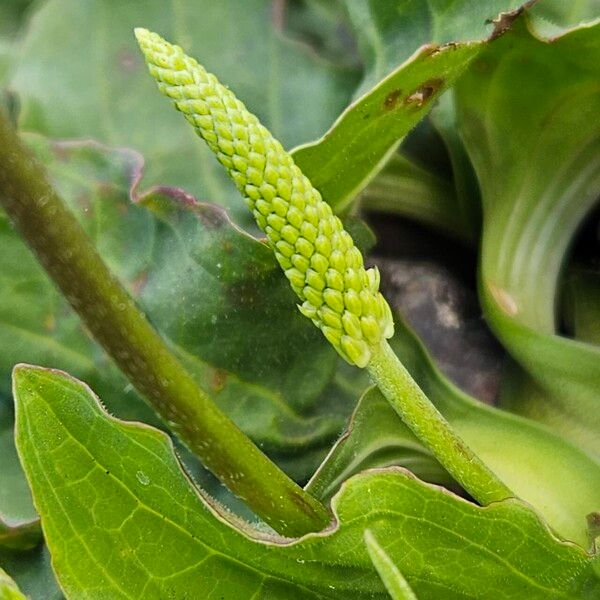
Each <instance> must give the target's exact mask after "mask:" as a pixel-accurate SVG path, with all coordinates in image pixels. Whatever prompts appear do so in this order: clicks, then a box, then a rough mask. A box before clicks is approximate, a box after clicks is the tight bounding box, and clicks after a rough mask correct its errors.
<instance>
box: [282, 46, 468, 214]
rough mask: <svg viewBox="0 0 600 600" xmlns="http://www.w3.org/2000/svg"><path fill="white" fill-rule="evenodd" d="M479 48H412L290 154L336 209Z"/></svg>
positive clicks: (378, 165) (370, 174)
mask: <svg viewBox="0 0 600 600" xmlns="http://www.w3.org/2000/svg"><path fill="white" fill-rule="evenodd" d="M479 49H480V45H479V44H477V43H473V44H455V45H452V46H427V47H425V48H423V49H421V50H419V51H417V52H416V54H415V55H414V56H413V57H412V58H410V59H409V60H407V61H406V62H405V63H403V64H401V66H399V67H398V68H397V69H396V70H395V71H393V72H392V73H391V74H390V75H389V76H388V77H387V78H385V79H383V80H382V81H380V82H379V83H378V84H377V85H376V86H375V87H373V88H372V89H370V90H369V91H368V92H367V93H365V94H364V95H363V96H362V97H361V98H359V99H358V100H356V101H355V102H353V103H352V104H351V105H350V106H349V107H348V108H347V109H346V110H345V111H344V112H343V113H342V115H341V116H340V117H339V118H338V120H337V121H336V122H335V123H334V125H333V126H332V128H331V129H330V130H329V131H328V132H327V133H326V134H325V136H323V138H321V139H320V140H317V141H316V142H313V143H311V144H307V145H304V146H301V147H299V148H296V150H295V151H294V153H293V156H294V160H295V161H296V163H297V164H298V166H299V167H300V168H301V169H302V170H303V171H304V173H305V174H306V175H307V177H309V179H310V180H311V182H312V183H313V185H314V186H315V187H316V188H317V189H318V190H319V191H320V192H321V194H322V195H323V198H324V199H325V200H326V201H327V202H328V203H329V204H330V205H331V206H333V207H334V208H335V210H336V211H338V212H339V211H342V210H343V209H344V208H346V207H347V206H348V205H349V203H350V202H351V201H352V199H353V198H354V197H355V196H356V194H357V193H358V192H360V191H361V190H362V189H363V188H364V187H365V186H366V185H367V183H368V182H369V181H370V179H372V177H374V175H375V174H376V172H377V171H378V170H379V169H381V168H382V167H383V165H384V164H385V162H386V160H387V159H388V158H389V156H390V155H391V153H392V152H393V151H394V149H395V148H396V146H397V145H398V142H399V141H400V139H401V138H402V137H404V135H406V134H407V133H408V132H409V131H410V130H411V129H412V128H413V127H414V126H415V125H416V124H417V123H418V122H419V121H420V120H421V119H423V117H424V116H425V115H426V114H427V112H428V111H429V110H430V109H431V107H432V106H433V102H434V100H435V99H436V98H437V97H438V96H439V94H441V93H442V92H443V91H444V90H445V89H447V88H448V86H450V85H452V84H453V82H454V81H455V80H456V78H457V77H458V75H459V74H460V73H461V72H462V71H463V70H464V69H465V68H466V67H467V65H468V64H469V62H470V61H471V60H472V59H473V58H474V57H475V56H476V55H477V53H478V52H479Z"/></svg>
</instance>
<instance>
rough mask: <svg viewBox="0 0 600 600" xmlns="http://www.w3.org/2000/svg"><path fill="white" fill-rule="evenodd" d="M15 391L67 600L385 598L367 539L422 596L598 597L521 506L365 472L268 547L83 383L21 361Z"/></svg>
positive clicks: (574, 555)
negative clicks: (303, 530) (322, 511)
mask: <svg viewBox="0 0 600 600" xmlns="http://www.w3.org/2000/svg"><path fill="white" fill-rule="evenodd" d="M15 391H16V399H17V444H18V448H19V453H20V456H21V460H22V461H23V464H24V467H25V470H26V473H27V476H28V479H29V481H30V483H31V486H32V489H33V494H34V498H35V502H36V505H37V507H38V508H39V510H40V513H41V514H42V525H43V528H44V533H45V536H46V539H47V541H48V544H49V546H50V549H51V552H52V556H53V565H54V568H55V570H56V573H57V575H58V577H59V579H60V583H61V586H62V587H63V588H64V590H65V592H66V594H67V596H68V597H72V598H100V597H111V598H160V597H163V598H164V597H185V596H186V595H187V596H189V595H192V596H196V597H199V596H202V597H215V598H218V597H226V598H249V597H254V598H272V599H275V598H282V599H284V598H285V599H287V598H290V597H293V598H347V597H348V595H349V594H352V596H353V597H356V598H383V597H384V596H385V593H386V592H385V590H384V587H383V584H382V583H381V581H380V579H379V578H378V575H377V574H376V571H375V569H374V568H373V567H372V565H371V561H370V557H369V555H368V552H367V550H366V548H365V545H364V541H363V536H364V532H365V530H366V529H369V530H370V532H371V534H372V535H373V536H374V537H375V539H376V540H377V542H378V544H379V546H380V547H381V548H382V549H383V551H385V553H386V554H387V555H388V556H389V557H390V560H392V561H393V562H394V563H395V564H397V565H399V566H400V569H401V571H402V573H403V574H404V576H405V577H406V579H407V581H408V582H409V584H410V585H411V587H412V588H413V589H414V591H415V593H416V594H417V596H418V597H419V598H421V599H428V598H432V599H433V598H439V597H440V594H442V595H443V597H444V598H464V597H467V598H475V597H477V598H494V599H498V598H523V597H524V596H527V597H529V598H540V599H542V598H543V599H546V598H549V597H573V598H577V597H583V596H582V595H581V591H582V590H583V589H587V590H588V593H589V597H592V594H593V593H595V592H597V591H598V586H597V584H596V583H595V581H594V579H593V578H592V576H591V559H590V557H588V556H587V555H586V554H585V553H584V552H583V550H582V549H581V548H578V547H577V546H575V545H573V544H569V543H565V542H561V541H560V540H558V539H557V538H556V537H554V536H553V535H552V534H551V533H550V532H549V530H548V529H547V528H546V527H545V526H544V525H543V524H542V523H541V522H540V520H539V519H538V517H537V516H536V514H535V513H534V512H532V510H531V509H530V508H528V507H527V506H526V505H524V504H522V503H520V502H518V501H516V500H507V501H504V502H499V503H496V504H494V505H491V506H489V507H487V508H480V507H477V506H475V505H474V504H471V503H469V502H466V501H464V500H461V499H459V498H457V497H456V496H453V495H452V494H450V493H449V492H447V491H445V490H443V489H441V488H437V487H432V486H429V485H427V484H423V483H422V482H420V481H418V480H417V479H415V478H414V476H412V475H410V474H409V473H408V472H406V471H402V470H390V471H385V470H383V471H372V472H370V473H366V474H364V475H361V476H358V477H355V478H353V479H351V480H350V481H348V482H346V483H345V484H344V487H343V489H342V490H341V492H340V493H339V494H338V495H337V496H336V498H335V499H334V500H333V510H334V512H335V515H336V523H335V524H334V525H333V526H332V527H331V529H329V530H326V531H324V532H321V533H317V534H309V535H307V536H305V537H303V538H301V539H300V540H298V541H295V542H292V541H290V540H285V539H281V538H276V537H266V536H265V535H264V534H259V533H257V532H253V531H252V530H251V529H249V528H248V527H247V526H245V525H243V524H242V523H241V522H239V521H237V520H236V521H234V522H233V523H228V522H226V521H225V520H224V516H223V515H222V514H220V513H219V512H218V510H217V509H215V508H214V507H211V506H210V505H209V504H208V503H207V501H206V499H204V498H202V496H200V495H199V494H198V492H197V491H196V490H195V489H194V488H193V486H192V485H191V483H190V481H189V479H188V478H187V477H186V476H185V475H184V474H183V472H182V471H181V469H180V467H179V465H178V463H177V460H176V458H175V456H174V454H173V451H172V447H171V446H170V443H169V440H168V438H167V437H166V436H165V435H164V434H162V433H160V432H158V431H156V430H154V429H152V428H150V427H148V426H144V425H140V424H128V423H123V422H121V421H118V420H116V419H114V418H112V417H109V416H108V415H107V414H106V413H105V412H104V411H103V409H102V408H101V406H100V404H99V402H98V400H97V399H96V398H95V397H94V396H93V394H92V393H91V391H90V390H89V388H87V387H86V386H85V385H83V384H81V383H79V382H77V381H76V380H74V379H72V378H70V377H69V376H67V375H65V374H61V373H59V372H56V371H49V370H45V369H40V368H33V367H25V366H22V367H20V368H18V369H17V371H16V373H15ZM115 549H118V551H115ZM457 573H460V575H461V576H460V577H457Z"/></svg>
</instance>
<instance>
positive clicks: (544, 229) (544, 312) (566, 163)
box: [456, 20, 600, 456]
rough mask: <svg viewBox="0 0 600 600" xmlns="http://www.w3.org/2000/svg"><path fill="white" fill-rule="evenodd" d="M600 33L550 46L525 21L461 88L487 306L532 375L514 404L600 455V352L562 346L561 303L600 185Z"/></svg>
mask: <svg viewBox="0 0 600 600" xmlns="http://www.w3.org/2000/svg"><path fill="white" fill-rule="evenodd" d="M517 25H518V26H517ZM599 31H600V26H599V25H598V24H596V25H589V26H585V27H581V28H579V29H576V30H573V31H571V32H569V33H566V34H565V35H563V36H562V37H560V38H558V39H555V40H552V41H546V40H542V39H539V38H537V37H535V36H534V35H533V34H532V33H531V32H530V31H529V29H528V28H527V24H526V21H524V20H520V21H519V23H518V24H515V26H513V30H512V31H510V32H509V33H507V34H506V35H505V36H503V37H502V38H501V39H499V40H497V41H496V42H495V43H494V44H493V45H491V46H490V47H489V49H487V50H486V51H485V52H484V53H483V54H482V55H481V56H480V57H479V58H478V59H477V61H476V62H475V63H474V65H473V68H472V69H471V70H470V71H469V72H468V73H466V74H465V76H464V77H463V78H462V79H461V81H460V82H459V83H458V85H457V87H456V94H457V109H458V113H459V123H460V129H461V134H462V136H463V138H464V140H465V143H466V146H467V150H468V152H469V155H470V157H471V159H472V161H473V164H474V167H475V170H476V172H477V176H478V179H479V183H480V187H481V191H482V199H483V213H484V227H483V239H482V250H481V265H480V290H481V301H482V304H483V308H484V312H485V315H486V318H487V320H488V321H489V323H490V325H491V326H492V328H493V329H494V331H495V333H496V334H497V335H498V337H499V338H500V340H501V341H502V343H503V344H504V345H505V346H506V348H507V349H508V351H509V352H510V353H511V355H512V356H513V358H514V359H515V360H516V361H517V362H518V363H519V365H520V367H521V368H522V369H523V373H522V374H521V375H519V376H518V379H515V378H516V377H517V376H515V375H513V381H512V382H511V386H512V388H513V392H512V393H511V394H510V398H511V401H510V404H508V406H509V407H510V408H511V410H514V411H516V412H519V413H520V414H524V415H527V416H530V417H532V418H535V419H537V420H540V421H542V422H544V423H547V424H548V425H549V426H551V427H552V428H553V429H554V430H555V431H557V432H559V433H560V434H561V435H564V436H565V437H566V438H567V439H569V440H571V441H572V442H573V443H575V444H578V445H580V446H581V447H582V448H584V449H585V450H587V451H588V452H590V453H592V454H594V455H595V456H599V455H600V435H599V434H600V411H598V390H599V389H600V349H599V348H598V347H595V346H592V345H590V344H585V343H582V342H579V341H574V340H569V339H566V338H564V337H560V335H559V333H558V324H557V322H556V314H555V313H556V310H555V303H556V296H557V285H558V282H559V278H560V274H561V271H562V265H563V264H564V263H565V261H566V256H567V253H568V251H569V248H570V245H571V243H572V240H573V238H574V236H575V234H576V232H577V230H578V228H579V225H580V224H581V223H582V221H583V219H584V218H585V216H586V215H587V214H588V213H589V212H590V210H591V209H592V207H593V206H594V205H595V203H596V200H597V196H598V189H599V186H600V177H599V174H600V168H599V167H600V162H599V157H600V124H599V122H598V119H596V115H597V113H598V111H599V110H600V94H599V93H598V75H599V73H600V71H599V69H598V65H599V64H600V36H599V35H598V32H599ZM506 397H507V396H506V395H505V398H506Z"/></svg>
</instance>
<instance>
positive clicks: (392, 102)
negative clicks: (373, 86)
mask: <svg viewBox="0 0 600 600" xmlns="http://www.w3.org/2000/svg"><path fill="white" fill-rule="evenodd" d="M401 94H402V90H392V91H391V92H390V93H389V94H388V95H387V96H386V97H385V100H384V101H383V108H384V110H394V108H396V106H398V101H399V100H400V95H401Z"/></svg>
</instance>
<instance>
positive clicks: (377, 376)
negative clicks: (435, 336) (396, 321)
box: [367, 340, 514, 505]
mask: <svg viewBox="0 0 600 600" xmlns="http://www.w3.org/2000/svg"><path fill="white" fill-rule="evenodd" d="M367 368H368V371H369V375H370V376H371V379H372V380H373V382H374V383H375V384H376V385H377V386H378V387H379V389H380V390H381V392H382V393H383V395H384V396H385V397H386V398H387V400H388V401H389V403H390V404H391V405H392V407H393V408H394V410H395V411H396V412H397V413H398V414H399V415H400V417H401V419H402V420H403V421H404V423H406V425H407V426H408V427H409V428H410V429H411V431H412V432H413V433H414V434H415V435H416V436H417V438H418V439H419V440H421V442H423V444H424V445H425V446H426V447H427V448H429V450H431V452H432V453H433V455H434V456H435V457H436V458H437V459H438V461H439V462H440V463H441V464H442V466H443V467H444V468H445V469H446V470H447V471H448V473H450V475H452V477H454V479H456V481H457V482H458V483H460V485H461V486H462V487H463V488H464V489H465V490H466V491H467V492H469V494H471V496H473V498H475V499H476V500H477V501H478V502H481V504H483V505H486V504H489V503H490V502H495V501H498V500H504V499H505V498H509V497H511V496H513V495H514V494H513V493H512V492H511V491H510V490H509V489H508V488H507V487H506V486H505V485H504V484H503V483H502V482H501V481H500V480H499V479H498V477H496V475H494V473H493V472H492V471H491V470H490V469H489V468H488V467H487V466H486V465H485V464H484V463H483V462H482V461H481V460H480V459H479V458H478V457H477V456H476V455H475V454H474V453H473V451H472V450H471V449H470V448H469V447H468V446H467V444H466V443H465V442H464V441H463V440H462V439H461V438H460V437H459V436H458V435H457V434H456V432H455V431H454V430H453V429H452V427H451V426H450V424H449V423H448V422H447V421H446V419H444V417H443V416H442V414H441V413H440V412H439V411H438V410H437V408H435V406H434V405H433V404H432V403H431V402H430V400H429V399H428V398H427V396H426V395H425V394H424V392H423V390H421V388H420V387H419V386H418V384H417V382H416V381H415V380H414V379H413V378H412V377H411V375H410V373H409V372H408V371H407V370H406V368H405V367H404V365H403V364H402V363H401V362H400V361H399V360H398V357H397V356H396V354H395V353H394V351H393V350H392V348H391V347H390V345H389V344H388V342H387V341H386V340H383V342H382V343H381V345H380V346H379V348H378V349H377V350H376V351H375V352H374V353H373V357H372V359H371V362H370V363H369V365H368V367H367Z"/></svg>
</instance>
